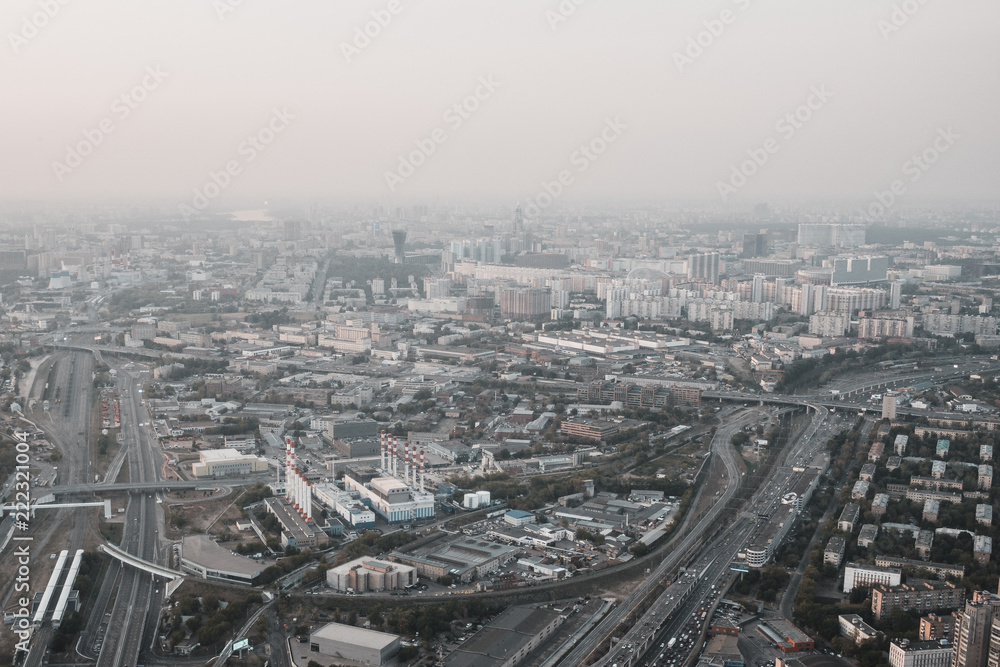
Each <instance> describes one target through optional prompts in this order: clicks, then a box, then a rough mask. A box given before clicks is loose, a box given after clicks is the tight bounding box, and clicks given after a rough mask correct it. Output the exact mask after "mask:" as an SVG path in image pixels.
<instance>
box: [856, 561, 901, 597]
mask: <svg viewBox="0 0 1000 667" xmlns="http://www.w3.org/2000/svg"><path fill="white" fill-rule="evenodd" d="M902 580H903V571H902V570H901V569H899V568H896V567H880V566H878V565H862V564H860V563H848V564H847V565H846V566H845V567H844V592H845V593H850V592H851V591H853V590H854V588H855V587H858V586H861V587H869V586H875V585H888V586H898V585H899V583H900V582H901V581H902Z"/></svg>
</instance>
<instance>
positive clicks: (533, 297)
mask: <svg viewBox="0 0 1000 667" xmlns="http://www.w3.org/2000/svg"><path fill="white" fill-rule="evenodd" d="M551 310H552V292H551V290H549V289H545V288H538V287H510V288H507V289H504V290H503V291H502V292H500V315H501V317H505V318H508V319H512V320H533V319H540V318H543V317H548V315H549V314H550V312H551Z"/></svg>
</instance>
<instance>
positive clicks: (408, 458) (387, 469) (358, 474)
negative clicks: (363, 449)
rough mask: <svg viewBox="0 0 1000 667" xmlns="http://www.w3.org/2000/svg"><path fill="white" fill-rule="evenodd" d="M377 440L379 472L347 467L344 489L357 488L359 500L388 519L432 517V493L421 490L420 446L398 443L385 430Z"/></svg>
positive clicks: (402, 520)
mask: <svg viewBox="0 0 1000 667" xmlns="http://www.w3.org/2000/svg"><path fill="white" fill-rule="evenodd" d="M380 442H381V447H380V458H379V468H380V470H379V472H375V471H372V470H371V469H370V468H366V469H358V468H353V467H352V468H348V471H347V472H346V473H345V474H344V490H345V491H354V492H357V493H358V494H359V498H360V500H361V502H362V503H364V504H365V505H367V506H368V507H371V508H372V509H373V510H374V511H375V513H376V514H378V515H379V516H381V517H382V518H383V519H385V520H386V521H388V522H389V523H411V522H413V521H419V520H421V519H433V518H434V494H432V493H427V492H426V491H425V490H424V467H425V465H426V463H427V457H426V456H425V455H424V451H423V449H420V448H418V447H417V446H415V445H414V446H411V445H410V443H408V442H403V443H399V442H398V441H397V440H396V437H395V436H391V435H388V434H387V433H385V431H383V432H382V434H381V437H380ZM400 463H402V465H400ZM379 473H381V474H379ZM376 475H378V476H376ZM418 476H419V479H418Z"/></svg>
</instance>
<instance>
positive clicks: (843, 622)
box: [837, 614, 879, 644]
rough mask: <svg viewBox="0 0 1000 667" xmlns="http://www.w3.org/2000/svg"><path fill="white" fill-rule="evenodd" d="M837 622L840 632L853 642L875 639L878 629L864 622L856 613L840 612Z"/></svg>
mask: <svg viewBox="0 0 1000 667" xmlns="http://www.w3.org/2000/svg"><path fill="white" fill-rule="evenodd" d="M837 623H838V624H839V625H840V634H841V636H843V637H847V638H848V639H850V640H852V641H853V642H854V643H855V644H860V643H861V642H864V641H868V640H869V639H875V638H877V637H878V635H879V631H878V630H876V629H875V628H873V627H872V626H870V625H868V624H867V623H865V621H864V619H862V618H861V617H860V616H858V615H857V614H841V615H839V616H837Z"/></svg>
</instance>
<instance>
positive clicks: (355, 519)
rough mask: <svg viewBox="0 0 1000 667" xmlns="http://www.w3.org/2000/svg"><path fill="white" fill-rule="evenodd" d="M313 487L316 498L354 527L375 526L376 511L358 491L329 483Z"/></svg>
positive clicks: (365, 527)
mask: <svg viewBox="0 0 1000 667" xmlns="http://www.w3.org/2000/svg"><path fill="white" fill-rule="evenodd" d="M312 488H313V494H314V495H315V496H316V500H318V501H319V502H320V503H322V504H323V505H325V506H326V507H327V509H328V510H330V511H331V512H333V513H334V514H336V515H337V516H339V517H340V518H341V519H343V520H344V521H346V522H347V523H349V524H350V525H351V526H353V527H354V528H358V529H367V528H374V527H375V512H374V510H372V509H371V508H370V507H368V506H367V505H365V504H364V503H363V502H362V501H361V494H360V493H358V492H357V491H344V490H343V489H339V488H337V486H336V485H334V484H329V483H324V484H315V485H313V487H312Z"/></svg>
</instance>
